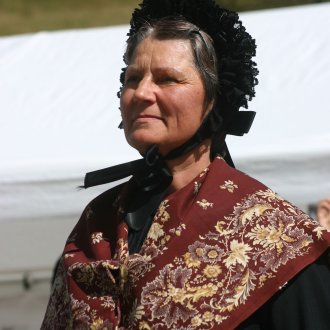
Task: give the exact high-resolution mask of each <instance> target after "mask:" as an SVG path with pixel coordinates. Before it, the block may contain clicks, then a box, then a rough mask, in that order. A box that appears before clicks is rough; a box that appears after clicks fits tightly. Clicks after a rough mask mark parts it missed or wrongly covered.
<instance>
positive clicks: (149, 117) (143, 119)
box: [134, 114, 162, 122]
mask: <svg viewBox="0 0 330 330" xmlns="http://www.w3.org/2000/svg"><path fill="white" fill-rule="evenodd" d="M154 120H162V118H161V117H159V116H156V115H149V114H140V115H138V116H137V117H136V118H135V120H134V121H135V122H150V121H154Z"/></svg>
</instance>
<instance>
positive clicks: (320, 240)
mask: <svg viewBox="0 0 330 330" xmlns="http://www.w3.org/2000/svg"><path fill="white" fill-rule="evenodd" d="M254 53H255V44H254V41H253V40H252V39H251V37H250V36H249V35H248V34H247V33H246V32H245V29H244V27H243V26H242V25H241V22H240V21H239V20H238V16H237V14H236V13H233V12H230V11H227V10H224V9H221V8H219V7H218V6H217V5H215V4H214V2H213V1H212V0H189V1H188V0H187V1H185V0H182V1H179V0H168V1H165V0H163V1H160V0H157V1H156V0H149V1H148V0H145V1H144V2H143V3H142V5H141V8H140V9H137V10H136V11H135V12H134V13H133V17H132V21H131V30H130V32H129V39H128V41H127V50H126V52H125V56H124V60H125V63H126V64H127V67H126V68H125V69H124V70H123V74H122V76H121V81H122V83H123V86H122V89H121V91H120V93H119V94H120V109H121V114H122V119H123V124H122V126H123V128H124V131H125V136H126V139H127V141H128V143H129V144H130V145H131V146H132V147H134V148H136V149H137V150H138V151H139V152H140V153H141V154H142V155H143V159H142V160H138V161H134V162H131V163H127V164H122V165H119V166H116V167H113V168H110V169H105V170H100V171H96V172H93V173H89V174H87V176H86V180H85V186H86V187H89V186H91V185H95V184H101V183H105V182H109V181H112V180H116V179H119V178H122V177H125V176H128V175H130V174H132V175H133V177H132V179H131V180H130V181H129V182H128V183H126V184H122V185H119V186H117V187H115V188H113V189H110V190H108V191H106V192H105V193H103V194H102V195H100V196H99V197H97V198H96V199H95V200H93V201H92V202H91V203H90V204H89V205H88V206H87V208H86V209H85V211H84V212H83V214H82V216H81V219H80V220H79V222H78V224H77V226H76V227H75V228H74V230H73V232H72V233H71V235H70V237H69V239H68V241H67V244H66V246H65V249H64V253H63V257H62V259H61V262H60V264H59V267H58V271H57V275H56V279H55V283H54V285H53V292H52V296H51V299H50V302H49V305H48V309H47V312H46V316H45V319H44V323H43V326H42V328H43V329H54V328H55V329H65V328H77V329H80V328H82V329H85V328H86V329H87V328H91V329H165V328H169V329H233V328H239V329H326V328H328V327H329V325H330V319H329V316H328V313H327V306H328V307H329V302H330V297H329V295H330V290H328V289H330V281H329V280H330V269H329V266H328V265H327V264H326V262H327V261H326V258H327V255H326V253H328V252H327V250H328V247H329V243H330V234H329V233H327V232H326V230H325V229H324V228H322V227H320V226H318V225H317V223H316V222H315V221H313V220H312V219H310V218H309V217H308V216H307V215H305V214H303V213H302V212H301V211H300V210H298V209H297V208H296V207H294V206H293V205H291V204H290V203H288V202H287V201H285V200H283V199H282V198H281V197H279V196H278V195H276V194H275V193H274V192H272V191H271V190H270V189H268V188H267V187H265V186H264V185H263V184H261V183H259V182H257V181H256V180H254V179H252V178H250V177H248V176H247V175H245V174H243V173H241V172H239V171H237V170H235V169H234V168H233V164H232V161H231V159H230V155H229V152H228V150H227V147H226V144H225V136H226V134H236V135H243V134H244V133H246V132H247V131H248V130H249V127H250V125H251V123H252V120H253V116H254V113H253V112H248V111H244V112H241V111H239V108H240V107H241V106H245V107H247V100H250V99H251V98H252V97H253V96H254V86H255V84H256V83H257V81H256V75H257V70H256V68H255V63H254V62H253V61H252V57H253V56H254ZM227 163H228V164H229V165H232V166H229V165H228V164H227ZM308 265H309V266H308ZM315 276H317V277H318V278H319V281H315V280H314V278H315ZM310 278H313V281H309V279H310ZM288 281H290V282H289V283H288V284H286V283H287V282H288ZM322 286H323V288H322ZM283 287H284V288H283ZM315 290H319V292H318V293H317V294H316V293H315ZM305 299H307V300H305ZM317 299H322V304H320V306H318V300H317ZM315 301H316V302H315ZM309 302H312V305H310V304H309Z"/></svg>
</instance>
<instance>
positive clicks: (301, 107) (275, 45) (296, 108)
mask: <svg viewBox="0 0 330 330" xmlns="http://www.w3.org/2000/svg"><path fill="white" fill-rule="evenodd" d="M139 2H140V1H134V0H0V251H1V253H0V330H14V329H15V330H16V329H19V330H23V329H24V330H30V329H31V330H32V329H38V328H40V324H41V320H42V317H43V314H44V312H45V309H46V305H47V301H48V297H49V292H50V281H51V277H52V272H53V267H54V264H55V262H56V260H57V259H58V257H59V256H60V254H61V251H62V249H63V246H64V243H65V240H66V237H67V236H68V235H69V233H70V231H71V229H72V228H73V226H74V225H75V223H76V222H77V220H78V218H79V215H80V213H81V212H82V210H83V208H84V206H85V205H86V204H87V203H88V201H89V200H91V199H92V198H93V197H95V196H96V195H98V194H99V193H100V192H102V191H104V190H106V189H108V188H110V187H111V185H106V186H103V187H102V186H101V187H95V188H91V189H88V190H86V191H85V190H79V189H77V187H78V186H79V185H81V184H82V183H83V178H84V174H85V173H86V172H88V171H92V170H95V169H98V168H102V167H107V166H111V165H115V164H119V163H122V162H125V161H129V160H133V159H136V158H139V155H138V154H137V153H136V152H135V151H134V150H132V149H130V148H129V147H128V146H127V144H126V142H125V139H124V137H123V133H122V132H121V131H120V130H118V129H117V126H118V124H119V122H120V115H119V111H118V106H119V104H118V98H117V96H116V93H117V91H118V89H119V79H118V77H119V74H120V70H121V68H122V67H123V63H122V54H123V51H124V47H125V40H126V33H127V31H128V25H127V24H128V23H129V19H130V16H131V13H132V10H133V9H134V8H135V7H136V6H137V5H138V3H139ZM217 2H218V3H219V4H221V5H223V6H224V7H227V8H230V9H233V10H236V11H239V12H240V16H241V19H242V21H243V24H244V25H245V26H246V28H247V30H248V31H249V33H251V34H252V35H253V37H255V38H256V40H257V45H258V50H257V57H256V61H257V63H258V67H259V70H260V76H259V81H260V83H259V85H258V86H257V88H256V92H257V96H256V99H255V100H253V101H252V102H251V105H250V107H249V109H251V110H254V111H257V117H256V120H255V123H254V125H253V127H252V129H251V132H250V133H249V134H248V135H247V136H246V137H244V138H243V139H242V138H237V137H229V139H228V144H229V149H230V150H231V154H232V157H233V159H234V161H235V163H236V165H237V167H238V168H239V169H241V170H242V171H244V172H246V173H248V174H250V175H251V176H254V177H256V178H257V179H259V180H260V181H262V182H264V183H265V184H266V185H268V186H270V187H271V188H272V189H274V190H275V191H276V192H278V193H279V194H280V195H282V196H284V197H285V198H286V199H289V200H290V201H292V202H293V203H295V204H296V205H298V206H299V207H301V208H302V209H303V210H305V211H307V212H308V211H309V210H314V209H315V204H316V203H317V201H318V200H320V199H321V198H323V197H325V196H327V195H329V194H330V179H329V178H330V166H329V163H330V129H329V127H330V126H329V123H330V115H329V114H330V111H329V110H330V109H329V101H328V96H327V95H328V90H327V86H328V82H329V80H330V65H329V58H330V34H329V32H328V31H329V28H328V22H329V18H330V2H328V1H308V0H305V1H299V0H291V1H285V0H283V1H282V0H278V1H276V0H223V1H217ZM322 2H323V3H322Z"/></svg>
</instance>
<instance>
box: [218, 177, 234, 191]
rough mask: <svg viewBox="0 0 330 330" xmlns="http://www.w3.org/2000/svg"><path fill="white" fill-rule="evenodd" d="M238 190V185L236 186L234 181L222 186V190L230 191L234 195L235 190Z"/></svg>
mask: <svg viewBox="0 0 330 330" xmlns="http://www.w3.org/2000/svg"><path fill="white" fill-rule="evenodd" d="M237 188H238V185H237V184H235V183H234V182H233V181H231V180H228V181H225V183H224V184H223V185H221V186H220V189H224V190H226V189H227V190H228V191H229V192H230V193H233V192H234V190H235V189H237Z"/></svg>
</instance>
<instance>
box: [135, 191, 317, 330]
mask: <svg viewBox="0 0 330 330" xmlns="http://www.w3.org/2000/svg"><path fill="white" fill-rule="evenodd" d="M197 203H198V205H200V206H201V207H202V205H203V206H204V207H205V210H206V209H207V208H208V207H210V205H209V204H211V203H209V202H208V201H207V200H206V199H202V200H201V202H197ZM204 207H202V209H203V210H204ZM293 212H294V213H295V216H293ZM310 222H311V220H310V219H309V218H308V216H307V215H305V214H303V213H302V212H300V211H299V210H298V209H296V208H294V207H293V206H292V205H291V204H289V203H283V200H282V199H281V198H280V197H279V196H277V195H276V194H275V193H272V192H271V191H269V190H266V191H258V192H256V193H255V194H253V195H250V196H247V197H246V198H245V199H244V200H242V201H241V202H240V203H237V204H236V205H235V206H234V208H233V213H232V214H230V215H227V216H224V218H223V219H222V220H219V221H217V222H216V224H215V225H214V226H213V230H211V231H209V232H207V233H205V234H203V235H200V236H199V240H196V241H195V242H193V243H192V244H190V245H189V246H188V251H187V252H185V253H184V254H182V256H181V257H180V256H178V257H175V258H174V259H173V262H172V263H171V264H168V265H166V266H165V267H164V268H163V269H162V270H161V271H160V272H159V275H158V276H157V277H156V278H155V279H154V280H153V281H151V282H148V283H146V285H145V286H144V287H143V293H142V296H141V303H142V307H143V308H144V311H146V309H147V310H150V311H151V315H150V318H151V319H153V320H157V321H156V323H157V324H158V325H162V326H166V327H169V328H175V329H181V328H182V329H209V328H212V327H214V326H216V325H217V324H221V323H223V322H224V321H225V320H227V319H228V318H229V315H230V313H231V312H232V311H233V310H234V309H236V308H238V307H239V306H241V305H243V304H245V303H246V301H247V300H248V298H249V296H250V295H251V293H252V292H254V291H255V290H256V288H261V287H263V286H264V285H266V283H267V282H268V281H270V280H271V279H272V278H274V277H275V276H276V273H277V271H278V269H279V267H280V266H282V265H285V264H286V263H287V262H288V261H289V260H290V259H294V258H297V257H299V256H302V255H304V254H305V253H307V252H308V247H309V245H310V244H311V243H312V241H313V240H312V238H311V237H310V234H307V233H306V231H305V230H304V229H303V228H304V224H305V223H306V224H305V226H306V229H307V228H308V226H309V225H307V223H309V224H310ZM298 224H299V229H298V227H297V226H298ZM188 229H189V226H187V230H188ZM171 232H172V233H175V229H171ZM310 232H311V231H310ZM314 233H315V236H316V237H318V236H320V235H321V234H322V230H321V229H316V228H315V229H314ZM164 235H166V232H165V233H164ZM320 237H321V236H320ZM201 300H203V308H200V303H201ZM145 315H146V314H145ZM142 320H143V319H142ZM156 323H152V324H156ZM146 324H147V323H145V324H144V326H146ZM140 325H141V323H140ZM179 325H180V326H179ZM149 326H150V324H149Z"/></svg>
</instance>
